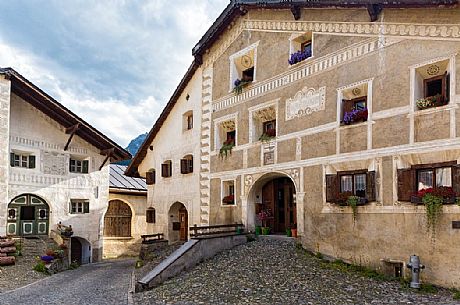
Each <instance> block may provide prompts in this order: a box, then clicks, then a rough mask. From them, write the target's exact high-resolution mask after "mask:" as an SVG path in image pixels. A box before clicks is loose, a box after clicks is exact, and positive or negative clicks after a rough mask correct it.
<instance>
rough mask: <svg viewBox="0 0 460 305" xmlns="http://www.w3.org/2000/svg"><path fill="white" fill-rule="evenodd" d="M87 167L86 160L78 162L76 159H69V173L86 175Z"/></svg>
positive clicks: (87, 162)
mask: <svg viewBox="0 0 460 305" xmlns="http://www.w3.org/2000/svg"><path fill="white" fill-rule="evenodd" d="M88 165H89V161H88V160H78V159H72V158H70V162H69V172H71V173H82V174H87V173H88Z"/></svg>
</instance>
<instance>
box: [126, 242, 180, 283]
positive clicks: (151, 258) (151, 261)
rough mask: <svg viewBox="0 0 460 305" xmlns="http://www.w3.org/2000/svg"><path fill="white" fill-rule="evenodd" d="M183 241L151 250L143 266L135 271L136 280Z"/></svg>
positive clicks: (177, 247)
mask: <svg viewBox="0 0 460 305" xmlns="http://www.w3.org/2000/svg"><path fill="white" fill-rule="evenodd" d="M182 244H183V243H175V244H173V245H165V246H164V247H162V248H159V249H155V250H154V251H152V252H150V253H149V254H148V255H147V256H146V258H145V259H144V260H143V261H142V262H143V266H142V267H141V268H137V269H136V270H135V271H134V276H135V278H136V281H138V280H140V279H141V278H142V277H144V276H145V275H146V274H147V273H149V272H150V271H152V270H153V268H154V267H155V266H156V265H158V264H159V263H160V262H161V261H162V260H164V259H165V258H167V257H168V256H169V255H171V253H173V252H174V251H175V250H177V249H179V248H180V246H182Z"/></svg>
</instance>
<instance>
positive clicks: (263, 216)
mask: <svg viewBox="0 0 460 305" xmlns="http://www.w3.org/2000/svg"><path fill="white" fill-rule="evenodd" d="M271 216H272V214H271V211H270V209H264V210H261V211H260V212H259V214H257V218H259V220H260V221H261V222H262V235H268V234H270V227H267V220H268V219H270V218H271Z"/></svg>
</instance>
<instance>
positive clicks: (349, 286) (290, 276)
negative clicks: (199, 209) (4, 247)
mask: <svg viewBox="0 0 460 305" xmlns="http://www.w3.org/2000/svg"><path fill="white" fill-rule="evenodd" d="M326 265H327V264H325V263H323V262H322V261H321V260H319V259H318V258H315V257H313V256H311V255H309V254H307V253H306V252H305V251H303V250H301V249H296V247H295V244H294V243H293V241H292V240H290V241H289V240H274V239H259V240H257V241H255V242H251V243H248V244H246V245H243V246H240V247H237V248H234V249H232V250H230V251H226V252H223V253H220V254H219V255H217V256H215V257H214V258H212V259H210V260H207V261H205V262H204V263H202V264H200V265H198V266H196V267H195V268H193V269H192V270H191V271H190V272H187V273H183V274H181V275H180V276H178V277H176V278H174V279H171V280H169V281H166V282H165V283H163V285H162V286H160V287H157V288H155V289H153V290H150V291H146V292H143V293H138V294H136V295H135V296H134V300H135V302H136V304H158V305H159V304H283V305H287V304H341V305H342V304H344V305H348V304H414V305H425V304H437V305H439V304H443V305H447V304H449V305H450V304H460V302H458V301H454V300H453V299H452V297H451V294H450V293H449V291H447V290H440V291H439V292H438V293H437V294H422V293H417V292H413V291H411V290H409V289H402V288H401V284H400V283H399V282H394V281H391V282H388V281H379V280H374V279H371V278H368V277H363V276H361V275H359V274H357V273H353V272H342V271H339V270H336V269H333V268H327V267H325V266H326Z"/></svg>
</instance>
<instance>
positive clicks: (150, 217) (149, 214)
mask: <svg viewBox="0 0 460 305" xmlns="http://www.w3.org/2000/svg"><path fill="white" fill-rule="evenodd" d="M146 222H147V223H155V222H156V215H155V209H154V208H148V209H147V211H146Z"/></svg>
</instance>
